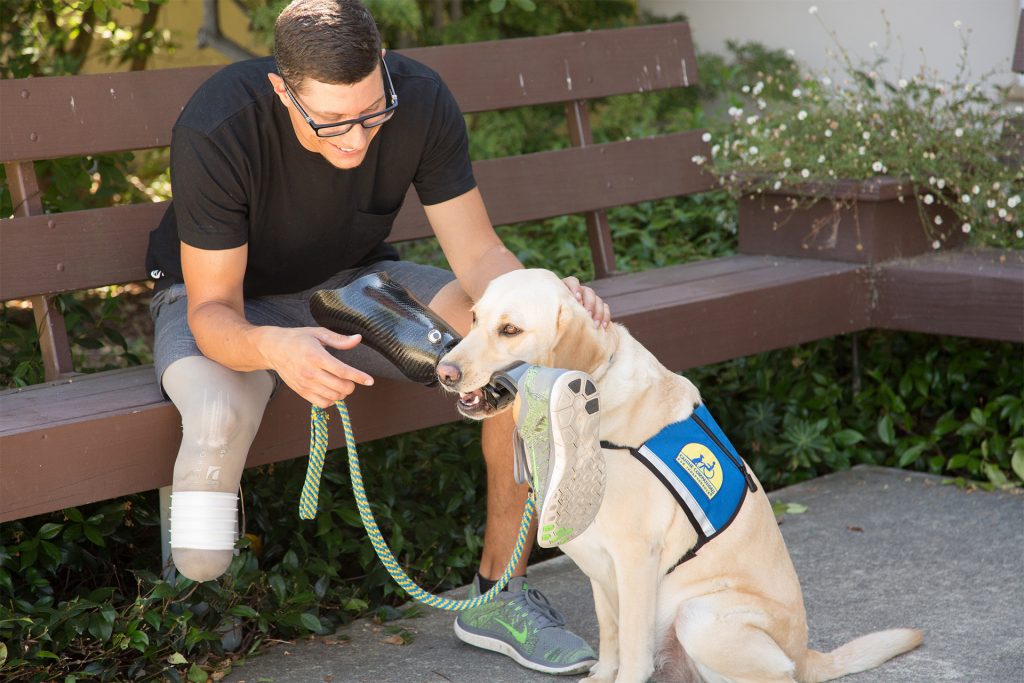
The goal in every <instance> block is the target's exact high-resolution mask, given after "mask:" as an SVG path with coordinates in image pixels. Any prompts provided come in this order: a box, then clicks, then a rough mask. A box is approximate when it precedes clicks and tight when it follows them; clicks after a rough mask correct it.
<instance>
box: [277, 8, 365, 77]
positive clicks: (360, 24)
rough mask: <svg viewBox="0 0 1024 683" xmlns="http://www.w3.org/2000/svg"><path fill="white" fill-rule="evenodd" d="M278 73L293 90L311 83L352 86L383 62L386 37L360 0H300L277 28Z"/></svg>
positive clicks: (279, 21) (287, 10)
mask: <svg viewBox="0 0 1024 683" xmlns="http://www.w3.org/2000/svg"><path fill="white" fill-rule="evenodd" d="M274 58H275V59H276V60H277V69H278V72H279V73H280V74H281V76H282V77H283V78H284V80H285V81H286V82H287V83H288V85H290V86H291V87H292V88H296V89H297V88H300V87H301V86H302V83H303V81H304V80H305V79H307V78H312V79H313V80H317V81H320V82H321V83H332V84H344V85H351V84H353V83H358V82H359V81H361V80H363V79H364V78H366V77H367V76H369V75H370V73H371V72H372V71H373V70H374V68H376V66H377V63H378V61H379V60H380V32H379V31H378V30H377V24H376V22H374V20H373V17H372V16H371V15H370V12H369V10H367V9H366V8H365V7H364V6H363V5H362V3H360V2H359V1H358V0H295V1H294V2H292V3H291V4H290V5H288V6H287V7H285V8H284V10H283V11H282V12H281V14H280V16H278V18H277V22H276V23H275V24H274Z"/></svg>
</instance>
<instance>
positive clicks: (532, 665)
mask: <svg viewBox="0 0 1024 683" xmlns="http://www.w3.org/2000/svg"><path fill="white" fill-rule="evenodd" d="M470 595H471V596H476V595H480V582H479V577H477V578H474V579H473V586H472V587H471V589H470ZM455 635H456V636H458V638H459V640H461V641H462V642H464V643H468V644H470V645H475V646H476V647H480V648H483V649H485V650H491V651H493V652H500V653H501V654H503V655H508V656H509V657H511V658H512V659H514V660H515V661H516V662H518V663H519V664H521V665H522V666H525V667H526V668H528V669H533V670H535V671H543V672H544V673H549V674H579V673H585V672H587V671H589V670H590V667H591V666H593V665H594V663H595V662H597V655H596V654H594V651H593V650H592V649H591V648H590V646H589V645H587V643H586V641H584V640H583V639H582V638H580V637H579V636H578V635H576V634H575V633H573V632H572V631H570V630H568V629H566V628H565V617H563V616H562V614H561V613H560V612H559V611H558V610H556V609H555V608H554V607H553V606H552V605H551V603H550V602H548V599H547V598H545V597H544V595H543V594H541V592H540V591H539V590H537V589H536V588H530V587H529V585H528V584H527V583H526V577H524V576H517V577H515V578H513V579H512V580H511V581H509V583H508V586H506V587H505V590H503V591H501V592H500V593H498V596H497V597H496V598H495V599H494V600H492V601H491V602H488V603H486V604H484V605H480V606H479V607H474V608H473V609H468V610H466V611H464V612H462V613H460V614H459V616H458V618H457V619H456V620H455Z"/></svg>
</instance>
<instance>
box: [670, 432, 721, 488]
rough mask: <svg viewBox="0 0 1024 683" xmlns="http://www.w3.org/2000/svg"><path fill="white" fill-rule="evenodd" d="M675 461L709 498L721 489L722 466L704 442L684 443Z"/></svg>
mask: <svg viewBox="0 0 1024 683" xmlns="http://www.w3.org/2000/svg"><path fill="white" fill-rule="evenodd" d="M676 462H677V463H679V465H680V466H681V467H682V468H683V470H685V471H686V473H687V474H689V475H690V476H691V477H693V480H694V481H695V482H697V486H699V487H700V490H701V491H703V492H704V495H705V496H707V497H708V499H709V500H710V499H711V498H714V497H715V495H716V494H717V493H718V492H719V491H720V490H722V466H721V465H720V464H719V463H718V458H716V457H715V454H714V453H712V452H711V449H710V448H708V447H707V446H705V445H704V444H702V443H688V444H686V445H685V446H683V450H681V451H679V455H677V456H676Z"/></svg>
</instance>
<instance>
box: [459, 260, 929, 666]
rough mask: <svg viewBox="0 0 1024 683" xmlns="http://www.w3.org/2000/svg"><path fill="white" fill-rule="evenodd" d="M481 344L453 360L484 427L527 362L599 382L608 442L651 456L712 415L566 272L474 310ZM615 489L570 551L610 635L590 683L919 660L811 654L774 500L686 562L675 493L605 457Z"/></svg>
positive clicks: (884, 644) (760, 495)
mask: <svg viewBox="0 0 1024 683" xmlns="http://www.w3.org/2000/svg"><path fill="white" fill-rule="evenodd" d="M474 313H475V322H474V325H473V328H472V330H471V331H470V333H469V334H468V335H467V336H466V337H465V338H464V339H463V340H462V342H461V343H460V344H459V345H458V346H456V347H455V348H454V349H452V351H451V352H450V353H449V354H448V355H447V356H445V357H444V358H443V359H442V361H441V363H442V364H445V365H448V366H454V367H455V368H457V369H458V371H459V373H460V375H461V379H460V380H459V381H458V382H457V383H455V384H454V385H451V386H449V387H448V388H449V389H451V390H454V391H458V392H460V394H461V400H460V402H459V403H460V409H461V410H462V412H463V413H464V414H465V415H466V416H468V417H472V418H476V419H482V418H486V417H488V416H489V415H491V414H493V413H494V409H492V408H490V407H489V406H488V405H487V404H486V403H485V402H484V401H481V400H479V397H480V388H481V387H483V386H484V385H485V384H486V383H487V382H488V381H489V379H490V377H491V375H492V374H493V373H494V372H496V371H499V370H501V369H504V368H506V367H507V366H509V365H510V364H511V363H514V362H515V361H525V362H527V363H531V364H535V365H544V366H550V367H557V368H566V369H572V370H582V371H584V372H587V373H589V374H590V375H591V376H593V378H594V380H595V381H596V383H597V386H598V390H599V392H600V400H601V414H600V434H601V439H602V441H607V442H611V443H614V444H617V445H623V446H631V447H639V446H640V445H641V444H643V443H644V442H645V441H646V440H647V439H649V438H651V437H652V436H653V435H654V434H656V433H657V432H659V431H660V430H661V429H662V428H663V427H665V426H666V425H669V424H672V423H676V422H679V421H681V420H687V419H688V418H690V416H691V414H692V413H693V412H694V409H695V407H697V406H698V405H700V404H701V396H700V393H699V392H698V391H697V388H696V387H695V386H694V385H693V384H692V383H691V382H690V381H689V380H687V379H685V378H684V377H681V376H679V375H676V374H674V373H672V372H670V371H668V370H667V369H666V368H665V367H664V366H662V365H661V363H659V362H658V361H657V359H655V357H654V356H653V355H652V354H651V353H650V352H649V351H647V350H646V349H645V348H644V347H643V346H641V345H640V344H639V343H638V342H637V341H636V340H635V339H633V337H632V336H631V335H630V334H629V332H628V331H627V330H626V328H625V327H623V326H621V325H611V326H610V327H609V328H608V329H606V330H600V329H595V328H594V324H593V322H592V320H591V317H590V315H589V314H588V313H587V311H586V310H584V308H583V307H582V306H581V305H580V304H579V303H577V302H576V301H575V299H574V298H573V296H572V295H571V293H570V292H569V290H568V289H567V288H566V287H565V285H564V284H563V283H562V282H561V281H560V280H559V279H558V277H557V276H555V275H554V274H553V273H551V272H549V271H545V270H519V271H514V272H511V273H508V274H506V275H503V276H501V277H499V278H497V279H495V280H494V281H493V282H492V283H491V285H490V286H489V287H488V289H487V291H486V292H485V294H484V296H483V297H482V298H481V299H480V301H479V302H477V304H476V307H475V308H474ZM603 455H604V457H605V458H606V460H607V487H606V491H605V495H604V500H603V503H602V505H601V507H600V509H599V510H598V513H597V517H596V519H595V520H594V522H593V524H591V525H590V527H589V528H587V530H586V531H584V532H583V533H582V534H581V535H580V536H579V537H577V538H575V539H573V540H571V541H569V542H568V543H566V544H564V545H562V546H561V548H562V550H564V551H565V553H566V554H567V555H569V557H571V558H572V559H573V561H574V562H576V564H577V565H579V567H580V569H581V570H583V572H584V573H586V575H587V576H588V577H589V578H590V580H591V585H592V588H593V593H594V602H595V607H596V611H597V618H598V623H599V627H600V651H599V660H598V662H597V664H595V665H594V667H593V668H592V670H591V672H590V676H589V677H588V678H586V679H585V681H587V682H588V683H610V682H611V681H615V682H616V683H644V682H645V681H647V680H648V678H649V677H650V676H652V674H653V673H654V672H655V669H656V668H657V669H658V672H659V677H660V678H663V679H665V678H667V680H672V681H708V682H716V683H717V682H720V681H721V682H726V681H729V682H735V683H739V682H741V681H742V682H748V681H749V682H755V681H757V682H766V681H802V682H808V683H809V682H811V681H826V680H830V679H833V678H837V677H839V676H843V675H845V674H848V673H853V672H857V671H863V670H865V669H869V668H872V667H875V666H878V665H879V664H881V663H882V662H884V661H886V660H887V659H889V658H891V657H894V656H895V655H898V654H900V653H902V652H906V651H908V650H911V649H913V648H914V647H916V646H917V645H918V644H920V643H921V640H922V634H921V632H920V631H916V630H912V629H892V630H887V631H879V632H876V633H872V634H870V635H866V636H862V637H860V638H857V639H855V640H853V641H851V642H849V643H847V644H846V645H843V646H842V647H839V648H838V649H836V650H834V651H832V652H830V653H827V654H825V653H821V652H817V651H815V650H811V649H808V647H807V620H806V616H805V613H804V605H803V597H802V595H801V592H800V584H799V582H798V580H797V576H796V572H795V570H794V568H793V564H792V562H791V561H790V558H789V554H788V552H787V550H786V545H785V543H784V542H783V539H782V534H781V533H780V532H779V527H778V524H777V523H776V521H775V517H774V515H773V513H772V508H771V505H770V503H769V501H768V498H767V496H765V494H764V489H763V488H762V487H761V486H760V484H759V482H757V480H756V479H755V478H754V477H753V474H752V473H751V474H750V475H749V476H750V479H749V480H748V481H749V483H750V486H751V488H755V489H756V490H755V492H753V493H750V494H749V495H746V496H745V497H744V498H743V502H742V505H741V507H740V508H739V510H738V512H737V513H736V514H735V517H734V518H733V519H732V522H731V524H730V525H729V526H728V528H727V529H725V530H724V531H723V532H722V533H721V535H719V536H716V537H714V538H712V539H711V540H710V541H708V543H707V544H706V545H703V546H702V547H701V548H700V550H699V552H698V553H696V555H694V556H692V557H691V558H689V559H687V560H686V561H685V562H683V563H681V564H680V563H679V561H680V559H681V558H683V557H684V556H686V555H687V553H688V551H690V550H691V549H692V548H693V547H694V546H695V545H696V544H697V541H698V533H697V531H696V529H695V527H694V525H693V524H692V523H691V522H690V520H689V518H688V517H687V515H686V514H685V513H684V511H683V509H682V508H681V506H680V504H679V503H677V501H676V499H675V498H674V497H673V495H672V494H671V493H670V492H669V491H668V489H667V488H666V486H664V485H663V484H662V483H661V482H660V481H659V480H658V479H657V478H655V476H653V475H652V474H651V472H650V471H649V470H648V469H647V468H646V467H645V466H644V465H643V464H641V463H640V462H639V460H638V459H637V458H635V457H633V456H632V455H631V454H630V452H629V451H627V450H620V449H609V448H606V449H604V451H603Z"/></svg>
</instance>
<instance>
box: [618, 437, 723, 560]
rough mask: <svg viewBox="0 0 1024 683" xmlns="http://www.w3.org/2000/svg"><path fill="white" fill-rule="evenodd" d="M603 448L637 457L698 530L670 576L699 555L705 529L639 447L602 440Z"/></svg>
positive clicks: (706, 539) (705, 537) (691, 524)
mask: <svg viewBox="0 0 1024 683" xmlns="http://www.w3.org/2000/svg"><path fill="white" fill-rule="evenodd" d="M601 448H609V449H612V450H619V451H629V452H630V453H631V454H632V456H633V457H634V458H636V459H637V460H638V461H639V462H640V463H642V464H643V466H644V467H646V468H647V471H648V472H650V473H651V474H653V475H654V476H655V477H656V478H657V479H658V481H660V482H661V483H662V485H664V486H665V488H667V489H668V490H669V492H670V493H671V494H672V497H673V498H675V499H676V502H677V503H679V507H681V508H682V509H683V512H684V513H685V514H686V518H687V519H688V520H690V526H692V527H693V530H694V531H696V532H697V542H696V543H694V544H693V547H691V548H690V549H689V550H687V551H686V552H685V553H683V556H682V557H680V558H679V560H678V561H677V562H676V563H675V564H673V565H672V566H671V567H669V568H668V570H667V571H666V572H665V576H668V575H669V574H671V573H672V572H674V571H675V570H676V569H677V568H678V567H679V565H681V564H682V563H684V562H687V561H689V560H692V559H693V558H695V557H697V551H698V550H700V549H701V548H702V547H703V546H704V544H705V543H707V542H708V537H707V535H706V534H705V533H704V530H703V529H701V528H700V524H698V523H697V520H696V519H694V517H693V513H692V512H690V508H689V507H688V506H687V505H686V504H685V503H683V501H681V500H679V494H678V493H676V490H675V488H673V487H672V486H670V485H669V484H668V483H667V482H666V481H665V480H664V479H663V478H662V475H661V472H659V471H658V470H657V469H655V468H654V467H653V466H652V465H651V464H650V463H649V462H647V459H646V458H644V457H642V456H641V455H640V453H639V451H637V449H635V448H632V447H630V446H620V445H619V444H616V443H612V442H611V441H602V442H601Z"/></svg>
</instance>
